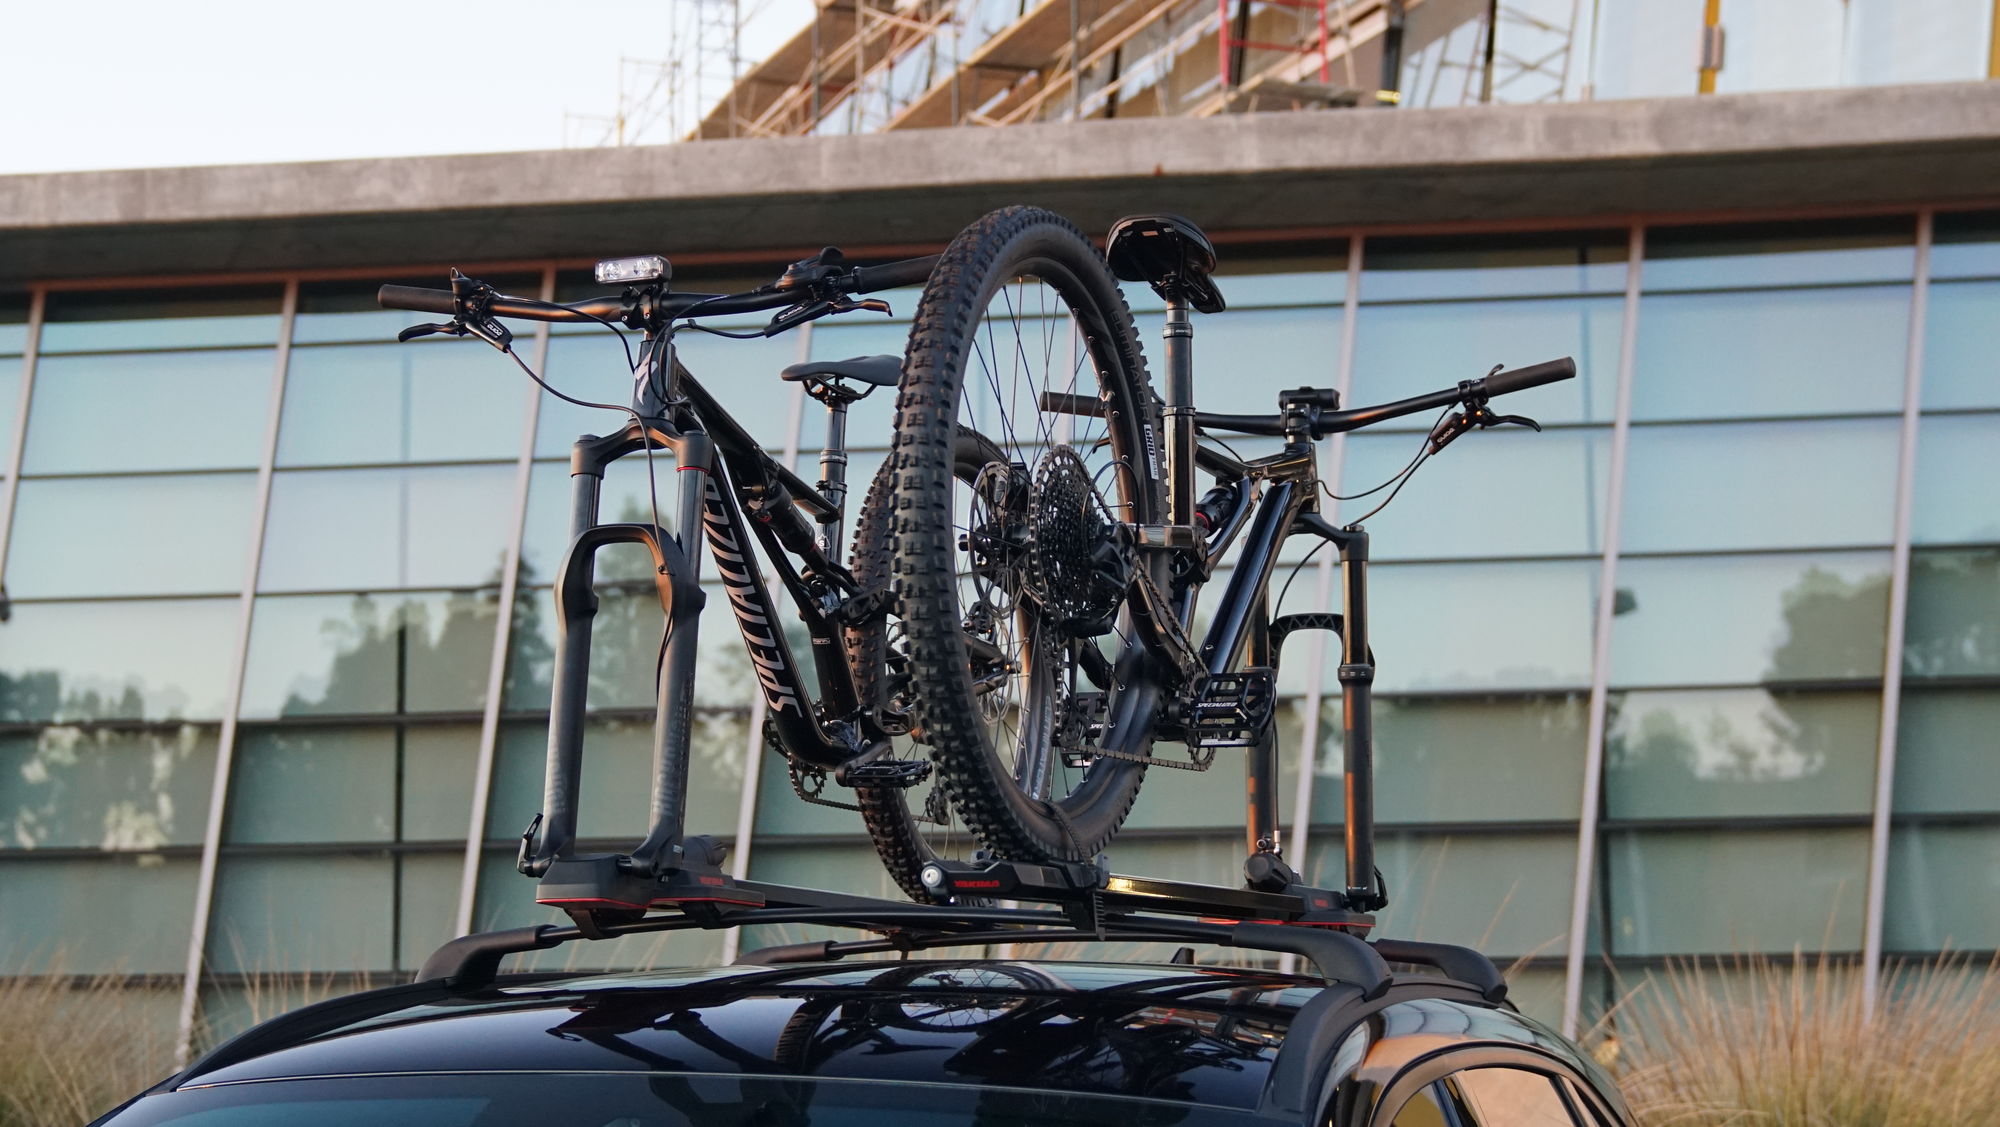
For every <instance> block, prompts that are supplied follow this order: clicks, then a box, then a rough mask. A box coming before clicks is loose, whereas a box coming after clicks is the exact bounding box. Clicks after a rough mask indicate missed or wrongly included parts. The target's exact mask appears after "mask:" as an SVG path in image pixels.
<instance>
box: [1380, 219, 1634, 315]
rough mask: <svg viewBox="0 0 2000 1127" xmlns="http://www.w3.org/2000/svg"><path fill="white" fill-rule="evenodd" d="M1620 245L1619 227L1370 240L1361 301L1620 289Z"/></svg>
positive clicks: (1622, 248) (1622, 263)
mask: <svg viewBox="0 0 2000 1127" xmlns="http://www.w3.org/2000/svg"><path fill="white" fill-rule="evenodd" d="M1625 244H1626V240H1625V237H1624V235H1623V234H1622V233H1612V234H1585V235H1572V236H1570V237H1569V238H1567V239H1561V240H1555V239H1551V238H1550V237H1549V236H1546V235H1534V236H1526V237H1522V236H1499V237H1486V238H1465V237H1457V238H1448V239H1446V238H1431V239H1396V238H1386V239H1384V238H1376V239H1370V240H1368V242H1367V243H1366V244H1365V246H1364V249H1363V251H1362V253H1363V255H1364V256H1365V260H1366V262H1365V265H1364V267H1363V270H1362V275H1361V299H1362V300H1363V301H1405V300H1411V299H1424V298H1449V297H1499V296H1505V295H1523V294H1569V293H1611V294H1616V293H1623V292H1624V291H1625Z"/></svg>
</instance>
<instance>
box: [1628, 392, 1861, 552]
mask: <svg viewBox="0 0 2000 1127" xmlns="http://www.w3.org/2000/svg"><path fill="white" fill-rule="evenodd" d="M1899 441H1900V435H1899V430H1898V423H1897V421H1896V420H1895V419H1879V420H1876V419H1843V420H1840V421H1837V422H1816V423H1728V424H1723V425H1719V426H1672V427H1634V428H1633V429H1632V438H1631V450H1630V461H1629V462H1628V464H1627V468H1626V476H1625V513H1626V514H1627V517H1626V521H1625V524H1624V530H1623V539H1624V548H1625V550H1626V551H1631V552H1657V551H1676V550H1685V549H1695V550H1703V549H1732V550H1743V549H1755V548H1802V547H1814V546H1818V545H1827V544H1838V545H1848V544H1874V543H1881V544H1885V545H1886V544H1887V543H1888V542H1889V540H1890V537H1891V525H1892V523H1893V516H1894V509H1895V494H1896V459H1897V447H1898V444H1899Z"/></svg>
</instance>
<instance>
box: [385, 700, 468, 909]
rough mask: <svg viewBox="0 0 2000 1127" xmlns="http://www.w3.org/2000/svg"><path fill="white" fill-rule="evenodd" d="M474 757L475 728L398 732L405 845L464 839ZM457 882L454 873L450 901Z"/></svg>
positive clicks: (447, 726) (413, 728)
mask: <svg viewBox="0 0 2000 1127" xmlns="http://www.w3.org/2000/svg"><path fill="white" fill-rule="evenodd" d="M478 759H479V729H478V728H476V727H473V726H471V725H462V724H437V725H433V724H421V725H419V724H412V725H409V726H407V727H405V728H404V729H403V801H402V806H401V809H402V812H403V832H402V839H403V840H404V841H464V840H465V831H466V828H467V825H468V824H469V820H470V818H471V813H472V775H473V771H474V769H475V767H476V765H477V761H478ZM454 861H456V858H454ZM406 875H407V874H406ZM457 880H458V877H457V875H456V874H455V873H454V875H453V877H452V882H453V883H452V887H453V890H454V892H453V897H454V899H456V889H457V887H458V886H457ZM454 918H456V917H454ZM444 938H445V939H449V938H451V936H449V935H447V936H445V937H444ZM443 941H444V940H442V939H441V940H439V941H438V942H440V943H441V942H443Z"/></svg>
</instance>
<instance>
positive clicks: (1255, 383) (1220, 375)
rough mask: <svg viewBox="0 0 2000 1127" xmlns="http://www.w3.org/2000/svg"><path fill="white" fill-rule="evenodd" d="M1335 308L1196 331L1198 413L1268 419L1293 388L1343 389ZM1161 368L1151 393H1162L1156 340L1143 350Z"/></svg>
mask: <svg viewBox="0 0 2000 1127" xmlns="http://www.w3.org/2000/svg"><path fill="white" fill-rule="evenodd" d="M1340 322H1341V310H1340V308H1339V307H1338V306H1322V307H1318V308H1312V309H1268V310H1232V311H1229V312H1226V313H1223V314H1221V315H1220V316H1216V317H1204V318H1202V319H1201V321H1200V322H1199V323H1198V324H1196V325H1195V333H1194V357H1195V364H1194V370H1195V395H1194V401H1195V405H1196V406H1197V407H1202V408H1205V409H1207V410H1210V411H1228V412H1241V413H1244V414H1270V413H1274V412H1276V411H1277V409H1278V393H1279V392H1280V391H1283V390H1285V389H1288V388H1294V387H1332V386H1334V385H1335V384H1336V383H1339V382H1340ZM1144 347H1145V349H1146V352H1147V355H1148V358H1149V359H1151V360H1152V362H1153V363H1155V364H1157V365H1158V366H1159V371H1158V372H1156V373H1155V374H1154V377H1153V386H1154V388H1155V389H1156V390H1160V391H1162V392H1164V389H1165V387H1166V355H1165V353H1164V352H1162V351H1161V350H1160V349H1161V346H1160V345H1159V343H1158V339H1157V338H1156V337H1155V338H1152V339H1148V340H1146V342H1145V345H1144Z"/></svg>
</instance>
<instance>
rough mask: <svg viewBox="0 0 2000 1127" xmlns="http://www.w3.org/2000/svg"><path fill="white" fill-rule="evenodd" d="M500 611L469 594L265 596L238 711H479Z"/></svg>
mask: <svg viewBox="0 0 2000 1127" xmlns="http://www.w3.org/2000/svg"><path fill="white" fill-rule="evenodd" d="M494 611H495V608H494V605H493V603H492V602H491V601H490V600H489V599H487V598H484V597H481V596H479V595H476V594H469V593H464V592H458V593H452V594H411V595H365V594H364V595H352V596H348V595H308V596H293V597H284V598H264V599H259V600H258V601H257V607H256V612H255V614H254V615H253V616H252V618H251V626H250V658H249V663H248V666H247V668H246V671H245V675H244V680H243V710H242V715H243V716H244V717H245V718H266V717H272V716H305V715H343V714H357V713H374V712H398V711H401V712H467V711H476V710H478V709H479V708H481V707H483V702H484V699H485V695H486V678H487V670H488V667H489V665H490V663H491V661H492V647H493V629H494V618H495V615H494ZM399 670H401V671H402V674H401V677H400V680H399V677H398V671H399Z"/></svg>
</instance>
